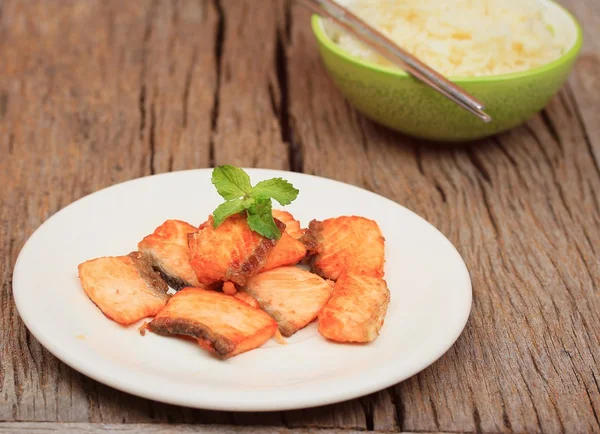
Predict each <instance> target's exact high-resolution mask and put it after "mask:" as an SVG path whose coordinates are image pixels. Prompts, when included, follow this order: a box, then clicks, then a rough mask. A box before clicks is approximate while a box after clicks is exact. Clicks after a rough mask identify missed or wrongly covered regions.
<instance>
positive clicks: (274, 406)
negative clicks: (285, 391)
mask: <svg viewBox="0 0 600 434" xmlns="http://www.w3.org/2000/svg"><path fill="white" fill-rule="evenodd" d="M243 169H244V170H245V171H246V172H248V174H249V175H250V176H253V175H252V172H255V173H256V172H263V173H262V174H259V173H256V175H258V176H262V175H266V176H269V175H275V176H281V177H285V176H286V174H294V176H301V177H309V178H313V179H314V180H316V181H327V182H331V183H334V184H337V185H339V186H340V187H344V188H350V189H357V190H361V191H363V192H366V193H368V194H371V195H375V196H377V198H378V199H381V200H384V201H386V202H388V203H390V204H391V205H393V206H397V207H400V208H402V209H404V210H405V211H408V212H409V213H410V214H412V215H413V217H417V218H418V219H420V220H422V221H423V222H424V223H426V225H427V226H428V228H429V229H433V230H434V231H435V232H436V233H437V234H438V235H439V236H441V239H443V241H444V242H445V243H447V244H448V245H449V246H450V247H451V248H452V250H453V251H454V253H455V254H456V255H457V257H458V258H459V259H460V262H461V271H462V273H463V277H464V278H465V282H466V284H468V290H466V294H465V295H466V297H467V298H468V300H465V304H464V306H463V309H462V311H461V315H460V316H459V317H458V319H457V321H456V324H457V326H456V330H455V332H454V333H453V334H452V338H451V339H450V338H448V340H447V341H446V343H445V345H443V346H440V347H439V349H438V350H437V351H435V352H434V354H433V355H432V356H430V357H428V358H426V359H425V360H424V361H421V363H419V364H418V365H419V367H414V368H412V369H409V370H407V371H404V372H402V374H399V375H391V376H389V377H387V378H384V379H380V380H379V381H373V382H371V383H370V384H369V385H368V386H364V387H362V388H356V389H352V390H351V391H350V392H349V391H348V390H347V389H342V391H339V392H338V391H337V390H328V393H326V394H325V395H323V393H319V394H317V395H319V396H316V395H313V396H312V397H308V398H307V397H300V398H298V399H285V400H282V399H281V397H277V399H273V400H272V401H271V402H269V403H268V404H266V403H264V402H262V401H261V402H257V403H254V402H248V401H243V402H234V401H235V400H229V403H227V402H223V401H218V402H214V401H213V400H211V399H210V398H207V399H203V400H198V399H197V397H195V398H194V399H186V397H185V396H181V397H162V396H160V395H157V394H153V393H148V391H147V390H145V389H144V390H140V389H143V388H140V387H139V386H138V387H136V386H135V385H134V384H132V382H130V381H123V380H122V379H120V378H119V376H110V375H105V376H103V375H97V374H96V370H97V369H94V367H93V366H92V365H90V364H89V363H88V362H86V360H87V359H85V358H84V359H82V358H81V357H79V356H78V355H77V354H76V351H75V352H74V351H72V349H71V348H57V345H54V344H53V343H52V339H51V338H48V339H47V336H46V335H45V334H44V333H43V331H42V330H40V328H38V327H36V325H35V321H34V320H32V318H30V317H29V316H28V314H27V308H26V307H25V305H26V302H25V301H24V300H22V298H21V296H20V295H18V294H20V293H22V292H21V291H19V290H16V288H18V286H19V285H20V283H19V282H20V280H21V279H20V276H21V273H22V271H21V268H22V267H21V262H22V258H23V257H24V256H25V255H24V253H25V252H27V251H28V249H29V248H30V246H31V244H32V242H33V241H32V240H35V237H36V235H37V234H38V233H39V232H40V230H41V229H42V228H43V227H44V226H46V225H47V224H49V223H50V222H51V221H53V220H54V219H56V218H58V217H59V216H60V215H61V214H62V213H63V212H65V211H66V210H67V209H69V208H70V207H72V206H74V205H75V204H78V203H80V202H83V201H87V200H93V197H94V196H95V195H97V194H99V193H101V192H105V191H107V190H111V189H117V188H119V187H122V186H124V185H125V184H130V183H137V182H143V181H145V180H148V179H150V178H160V177H170V176H178V175H181V174H184V173H190V172H204V173H206V172H211V171H212V170H213V168H199V169H187V170H179V171H173V172H166V173H159V174H153V175H147V176H142V177H138V178H134V179H129V180H126V181H122V182H118V183H115V184H112V185H109V186H106V187H104V188H101V189H99V190H96V191H94V192H92V193H89V194H87V195H85V196H83V197H81V198H79V199H77V200H75V201H73V202H71V203H69V204H68V205H66V206H64V207H63V208H61V209H60V210H58V211H57V212H55V213H54V214H52V215H51V216H49V217H48V218H47V219H46V220H45V221H43V222H42V223H41V224H40V225H39V226H38V227H37V228H36V229H35V230H34V231H33V232H32V233H31V235H30V236H29V237H28V239H27V240H26V241H25V243H24V244H23V247H22V248H21V251H20V252H19V255H18V257H17V260H16V262H15V265H14V268H13V273H12V294H13V299H14V301H15V306H16V310H17V313H18V315H19V317H20V318H21V320H22V321H23V323H24V325H25V326H26V327H27V329H28V331H29V332H30V333H31V334H32V335H33V336H34V337H35V339H36V340H37V341H38V342H39V343H40V344H41V345H42V346H43V347H44V349H46V350H47V351H48V352H50V353H51V354H52V355H53V356H54V357H56V358H57V359H58V360H60V361H61V362H63V363H65V364H66V365H67V366H69V367H70V368H71V369H73V370H75V371H76V372H79V373H81V374H83V375H85V376H87V377H89V378H92V379H93V380H95V381H98V382H99V383H101V384H104V385H107V386H109V387H112V388H114V389H117V390H120V391H122V392H125V393H129V394H131V395H134V396H138V397H141V398H145V399H149V400H152V401H157V402H163V403H167V404H172V405H180V406H185V407H190V408H196V409H206V410H216V411H237V412H256V411H259V412H266V411H287V410H296V409H303V408H310V407H315V406H322V405H328V404H334V403H338V402H342V401H347V400H351V399H355V398H359V397H362V396H365V395H368V394H371V393H374V392H377V391H380V390H383V389H386V388H388V387H392V386H394V385H396V384H399V383H401V382H403V381H405V380H407V379H408V378H411V377H412V376H414V375H415V374H417V373H419V372H421V371H423V370H425V369H427V368H428V367H430V366H431V365H432V364H433V363H435V362H436V361H437V360H439V359H440V358H441V357H442V356H443V355H444V354H446V353H447V352H448V350H449V349H450V348H452V346H453V345H454V344H455V343H456V341H457V340H458V338H459V337H460V335H461V334H462V333H463V331H464V330H465V327H466V325H467V323H468V320H469V317H470V314H471V310H472V305H473V283H472V279H471V276H470V272H469V270H468V268H467V266H466V263H465V261H464V258H463V257H462V255H461V254H460V252H459V251H458V249H457V248H456V247H455V246H454V244H453V243H452V242H451V241H450V240H449V239H448V238H447V237H446V236H445V235H444V234H443V233H442V232H441V231H440V230H439V229H437V228H436V227H435V226H434V225H433V224H431V223H430V222H429V221H427V220H426V219H425V218H423V217H421V216H420V215H418V214H417V213H415V212H414V211H412V210H411V209H409V208H407V207H405V206H403V205H401V204H399V203H398V202H395V201H393V200H391V199H388V198H387V197H385V196H382V195H380V194H378V193H375V192H373V191H370V190H367V189H365V188H362V187H359V186H356V185H353V184H348V183H345V182H342V181H338V180H335V179H331V178H326V177H321V176H317V175H312V174H308V173H302V172H292V171H286V170H278V169H267V168H246V167H244V168H243ZM457 271H458V270H457ZM23 312H25V314H23ZM458 324H460V326H458ZM110 363H111V364H114V365H116V366H122V365H119V364H117V363H114V362H110ZM121 369H123V368H121ZM125 370H126V371H131V370H130V369H125ZM133 383H135V382H133ZM276 390H277V389H274V391H276ZM199 401H202V402H199Z"/></svg>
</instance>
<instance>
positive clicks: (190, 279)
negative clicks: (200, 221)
mask: <svg viewBox="0 0 600 434" xmlns="http://www.w3.org/2000/svg"><path fill="white" fill-rule="evenodd" d="M196 231H197V229H196V228H195V227H194V226H192V225H190V224H189V223H186V222H183V221H181V220H167V221H166V222H164V223H163V224H162V225H160V226H159V227H157V228H156V229H155V231H154V233H152V234H151V235H148V236H147V237H146V238H144V239H143V240H142V241H140V242H139V243H138V250H139V251H140V252H142V253H144V254H146V255H148V256H149V257H150V258H152V265H153V266H154V267H155V268H156V269H157V270H158V271H160V273H161V274H162V276H163V278H164V279H165V280H166V281H167V283H168V284H169V285H170V286H171V287H172V288H173V289H175V290H180V289H181V288H184V287H186V286H200V282H198V278H197V277H196V273H195V272H194V270H193V269H192V266H191V265H190V249H189V247H188V234H191V233H193V232H196Z"/></svg>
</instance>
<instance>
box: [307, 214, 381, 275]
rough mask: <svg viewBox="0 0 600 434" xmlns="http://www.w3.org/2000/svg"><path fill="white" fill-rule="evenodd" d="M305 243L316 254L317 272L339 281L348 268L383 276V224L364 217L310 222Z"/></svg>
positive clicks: (314, 266)
mask: <svg viewBox="0 0 600 434" xmlns="http://www.w3.org/2000/svg"><path fill="white" fill-rule="evenodd" d="M303 241H304V243H305V245H307V247H308V248H309V250H310V251H311V253H314V254H315V256H314V257H313V258H312V267H313V271H314V272H315V273H317V274H319V275H320V276H323V277H325V278H327V279H332V280H337V279H338V278H339V276H340V275H341V274H342V272H344V271H354V272H359V273H361V274H368V275H371V276H376V277H383V265H384V262H385V256H384V254H385V246H384V241H385V239H384V238H383V235H382V234H381V231H380V229H379V226H378V225H377V223H376V222H374V221H373V220H369V219H366V218H364V217H356V216H352V217H337V218H331V219H327V220H324V221H317V220H313V221H311V222H310V225H309V229H308V232H307V234H306V235H305V236H304V237H303Z"/></svg>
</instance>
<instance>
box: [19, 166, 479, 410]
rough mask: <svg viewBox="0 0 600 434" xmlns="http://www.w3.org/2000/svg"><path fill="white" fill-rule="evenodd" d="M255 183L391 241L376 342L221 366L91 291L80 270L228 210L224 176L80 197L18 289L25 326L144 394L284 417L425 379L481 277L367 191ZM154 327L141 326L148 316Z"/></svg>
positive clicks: (295, 341) (85, 367)
mask: <svg viewBox="0 0 600 434" xmlns="http://www.w3.org/2000/svg"><path fill="white" fill-rule="evenodd" d="M247 171H248V173H249V174H250V176H251V179H252V182H253V183H256V182H258V181H260V180H262V179H267V178H271V177H274V176H280V177H284V178H286V179H288V180H289V181H290V182H292V183H293V184H294V186H296V187H297V188H299V190H300V195H299V197H298V199H297V200H296V201H295V202H294V203H293V204H292V205H290V206H289V207H286V209H287V210H289V211H290V212H292V213H293V214H294V215H295V216H296V218H298V219H300V220H301V222H302V223H303V224H304V225H307V224H308V222H309V221H310V220H311V219H313V218H316V219H324V218H328V217H335V216H340V215H353V214H354V215H362V216H365V217H367V218H371V219H374V220H376V221H377V222H378V223H379V225H380V227H381V230H382V231H383V234H384V236H385V238H386V261H387V262H386V267H385V272H386V280H387V282H388V286H389V288H390V291H391V302H390V305H389V308H388V311H387V316H386V318H385V324H384V326H383V328H382V329H381V335H380V337H379V338H378V339H377V340H376V341H375V342H373V343H371V344H368V345H343V344H335V343H331V342H328V341H326V340H325V339H323V338H321V336H320V335H319V334H318V332H317V329H316V325H315V324H312V325H310V326H309V327H307V328H306V329H304V330H301V331H299V332H298V333H296V335H294V336H293V337H292V338H290V339H289V340H288V342H289V345H286V346H282V345H278V344H276V343H275V342H274V341H270V342H268V343H266V344H265V345H264V346H263V347H261V348H259V349H256V350H253V351H250V352H248V353H244V354H241V355H239V356H236V357H233V358H232V359H229V360H226V361H221V360H217V359H216V358H214V357H212V356H209V355H208V354H207V353H205V352H204V351H203V350H201V349H200V348H199V347H198V346H197V345H195V344H194V343H193V342H187V341H184V340H180V339H175V338H169V337H162V336H158V335H154V334H152V333H147V334H146V336H145V337H141V336H140V334H139V332H138V330H137V326H135V325H134V326H131V327H123V326H120V325H118V324H117V323H115V322H113V321H110V320H109V319H108V318H106V317H105V316H104V315H103V314H102V313H101V312H100V310H99V309H98V308H97V307H96V306H95V305H94V304H93V303H92V302H91V301H90V300H89V299H88V298H87V296H86V295H85V293H84V292H83V290H82V289H81V287H80V285H79V280H78V277H77V265H78V264H79V263H81V262H83V261H85V260H87V259H90V258H94V257H98V256H109V255H121V254H127V253H129V252H130V251H132V250H135V249H136V245H137V242H138V241H139V240H140V239H141V238H143V237H144V236H145V235H147V234H149V233H151V232H152V231H153V230H154V228H155V227H156V226H158V225H160V224H161V223H162V222H163V221H164V220H166V219H169V218H177V219H181V220H186V221H188V222H190V223H192V224H194V225H199V224H200V223H202V222H203V221H204V220H205V219H206V218H207V216H208V215H209V214H210V213H211V212H212V210H213V209H214V208H215V207H216V206H217V205H218V204H219V203H220V202H221V199H220V197H219V196H218V195H217V193H216V191H215V189H214V187H213V186H212V184H211V182H210V177H211V170H209V169H203V170H192V171H184V172H175V173H169V174H164V175H156V176H151V177H146V178H141V179H137V180H133V181H129V182H125V183H123V184H118V185H115V186H112V187H110V188H107V189H104V190H101V191H99V192H97V193H94V194H91V195H89V196H87V197H84V198H83V199H81V200H78V201H76V202H74V203H73V204H71V205H69V206H68V207H66V208H65V209H63V210H61V211H60V212H58V213H56V214H55V215H54V216H53V217H51V218H50V219H48V221H46V222H45V223H44V224H43V225H42V226H41V227H40V228H39V229H38V230H37V231H36V232H35V233H34V234H33V235H32V236H31V238H30V239H29V240H28V241H27V243H26V244H25V246H24V247H23V250H22V251H21V254H20V255H19V258H18V260H17V264H16V266H15V271H14V276H13V290H14V297H15V301H16V304H17V308H18V310H19V313H20V315H21V318H22V319H23V321H24V322H25V324H26V325H27V327H28V328H29V330H30V331H31V333H33V335H34V336H35V337H36V339H38V340H39V341H40V342H41V344H42V345H43V346H44V347H46V348H47V349H48V350H49V351H50V352H52V353H53V354H54V355H55V356H56V357H58V358H59V359H60V360H62V361H63V362H65V363H66V364H68V365H69V366H71V367H72V368H74V369H76V370H78V371H79V372H81V373H83V374H85V375H87V376H89V377H91V378H93V379H95V380H97V381H100V382H102V383H105V384H107V385H109V386H112V387H114V388H116V389H120V390H123V391H125V392H129V393H132V394H135V395H138V396H142V397H145V398H149V399H154V400H157V401H162V402H167V403H171V404H178V405H184V406H190V407H197V408H205V409H214V410H229V411H271V410H285V409H295V408H303V407H312V406H318V405H324V404H330V403H333V402H339V401H343V400H347V399H351V398H355V397H358V396H362V395H366V394H368V393H372V392H375V391H377V390H381V389H383V388H386V387H388V386H391V385H393V384H396V383H398V382H400V381H402V380H404V379H406V378H408V377H410V376H412V375H414V374H415V373H417V372H419V371H421V370H422V369H424V368H425V367H427V366H428V365H430V364H431V363H433V362H434V361H435V360H436V359H438V358H439V357H440V356H441V355H442V354H444V352H446V351H447V350H448V348H450V346H451V345H452V344H453V343H454V342H455V340H456V339H457V338H458V336H459V334H460V333H461V331H462V330H463V328H464V326H465V324H466V321H467V318H468V316H469V312H470V309H471V282H470V279H469V273H468V271H467V268H466V267H465V264H464V262H463V260H462V259H461V257H460V255H459V254H458V252H457V251H456V249H455V248H454V247H453V246H452V244H451V243H450V242H449V241H448V240H447V239H446V238H445V237H444V236H443V235H442V234H441V233H440V232H438V231H437V230H436V229H435V228H434V227H433V226H431V225H430V224H429V223H427V222H426V221H425V220H423V219H422V218H420V217H419V216H417V215H416V214H414V213H412V212H411V211H409V210H407V209H406V208H403V207H402V206H400V205H398V204H397V203H395V202H392V201H390V200H388V199H385V198H383V197H381V196H378V195H376V194H374V193H371V192H368V191H366V190H362V189H360V188H357V187H354V186H350V185H346V184H343V183H340V182H336V181H332V180H328V179H324V178H318V177H315V176H310V175H304V174H298V173H291V172H280V171H272V170H261V169H247ZM140 324H141V322H140Z"/></svg>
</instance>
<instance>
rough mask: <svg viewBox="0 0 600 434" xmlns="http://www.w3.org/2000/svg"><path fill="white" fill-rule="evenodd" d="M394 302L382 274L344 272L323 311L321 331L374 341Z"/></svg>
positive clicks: (348, 339) (326, 334)
mask: <svg viewBox="0 0 600 434" xmlns="http://www.w3.org/2000/svg"><path fill="white" fill-rule="evenodd" d="M389 302H390V291H389V290H388V287H387V284H386V282H385V280H383V279H381V278H379V277H373V276H367V275H359V274H350V273H345V274H343V275H342V276H341V277H340V278H339V279H338V280H337V282H335V286H334V288H333V295H332V296H331V298H330V299H329V301H328V302H327V304H326V305H325V307H324V308H323V310H321V312H320V313H319V333H321V335H323V336H324V337H326V338H327V339H331V340H332V341H337V342H371V341H373V340H375V339H376V338H377V336H378V335H379V329H380V328H381V326H382V325H383V320H384V317H385V314H386V311H387V306H388V304H389Z"/></svg>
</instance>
